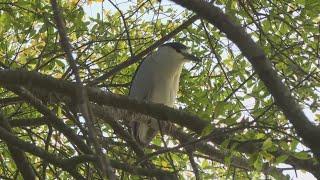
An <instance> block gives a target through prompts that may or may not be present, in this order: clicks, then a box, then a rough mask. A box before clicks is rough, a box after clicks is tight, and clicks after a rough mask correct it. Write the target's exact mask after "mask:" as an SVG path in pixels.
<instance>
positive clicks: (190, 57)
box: [182, 52, 201, 63]
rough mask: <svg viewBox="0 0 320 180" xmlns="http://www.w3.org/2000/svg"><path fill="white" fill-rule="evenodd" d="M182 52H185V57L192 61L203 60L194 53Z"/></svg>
mask: <svg viewBox="0 0 320 180" xmlns="http://www.w3.org/2000/svg"><path fill="white" fill-rule="evenodd" d="M182 54H183V56H184V57H185V59H187V60H190V61H193V62H196V63H199V62H201V59H199V58H197V57H195V56H194V55H192V54H189V53H184V52H183V53H182Z"/></svg>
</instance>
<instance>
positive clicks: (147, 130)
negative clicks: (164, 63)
mask: <svg viewBox="0 0 320 180" xmlns="http://www.w3.org/2000/svg"><path fill="white" fill-rule="evenodd" d="M150 60H151V59H145V60H144V61H143V62H142V63H141V64H140V65H139V67H138V70H137V71H136V73H135V75H134V78H133V81H132V84H131V87H130V92H129V97H130V98H134V99H138V100H145V101H150V99H151V97H152V93H153V92H154V89H153V87H154V84H153V83H155V82H154V80H153V72H152V68H150V67H149V66H150V64H149V61H150ZM130 126H131V130H132V134H133V136H134V138H135V139H136V141H137V142H138V143H139V144H140V145H142V146H144V145H147V144H149V143H150V141H151V140H152V139H153V138H154V136H156V134H157V132H158V129H159V127H158V122H157V120H156V119H154V118H152V117H149V116H146V115H141V114H134V115H132V117H130Z"/></svg>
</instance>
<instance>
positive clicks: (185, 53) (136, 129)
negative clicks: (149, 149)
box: [129, 43, 200, 145]
mask: <svg viewBox="0 0 320 180" xmlns="http://www.w3.org/2000/svg"><path fill="white" fill-rule="evenodd" d="M188 61H195V62H199V61H200V60H199V59H198V58H196V57H195V56H193V55H192V54H190V53H189V49H188V48H187V47H186V46H185V45H183V44H181V43H167V44H163V45H162V46H160V47H159V48H158V51H156V52H155V53H152V54H150V55H149V56H147V57H146V58H145V60H144V61H143V62H142V63H141V64H140V66H139V67H138V70H137V71H136V74H135V76H134V78H133V81H132V84H131V88H130V93H129V97H130V98H134V99H138V100H144V101H150V102H154V103H161V104H164V105H167V106H169V107H173V106H174V102H175V98H176V96H177V92H178V89H179V79H180V74H181V71H182V67H183V64H184V63H185V62H188ZM130 125H131V129H132V134H133V136H134V138H135V139H136V141H137V142H138V143H139V144H141V145H147V144H149V143H150V141H151V140H152V139H153V138H154V136H155V135H156V134H157V132H158V131H159V123H158V121H157V120H156V119H153V118H146V119H141V118H140V119H135V118H133V119H131V122H130Z"/></svg>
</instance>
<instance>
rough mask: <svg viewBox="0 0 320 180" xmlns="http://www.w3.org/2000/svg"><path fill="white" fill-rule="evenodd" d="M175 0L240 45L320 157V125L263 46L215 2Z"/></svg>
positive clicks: (277, 100) (307, 142) (282, 107)
mask: <svg viewBox="0 0 320 180" xmlns="http://www.w3.org/2000/svg"><path fill="white" fill-rule="evenodd" d="M172 1H174V2H175V3H177V4H179V5H181V6H183V7H185V8H187V9H189V10H191V11H193V12H195V13H197V15H199V16H200V17H202V18H204V19H206V20H208V21H209V22H210V23H211V24H213V25H214V26H216V27H217V28H218V29H219V30H221V31H222V32H224V33H225V34H226V36H227V38H228V39H230V40H231V41H233V42H234V43H235V44H236V45H237V46H238V47H239V49H240V50H241V52H242V53H243V55H244V56H245V57H246V58H247V59H248V60H249V61H250V63H251V64H252V66H253V68H254V69H255V71H256V72H257V74H258V75H259V77H260V78H261V80H262V81H263V83H264V84H265V86H266V87H267V88H268V90H269V92H270V93H271V94H272V96H273V97H274V99H275V102H276V104H277V105H278V106H279V107H280V108H281V109H282V111H283V113H284V114H285V116H286V117H287V118H288V120H289V121H290V122H291V123H292V124H293V126H294V128H295V129H296V131H297V133H298V135H299V136H300V137H301V138H302V139H303V141H304V142H305V144H306V145H307V146H308V147H309V148H310V149H311V150H312V152H313V153H314V154H315V155H316V156H317V157H318V158H320V143H319V142H318V140H319V139H320V128H319V127H317V126H315V125H314V124H312V123H311V122H310V121H309V120H308V118H307V117H306V116H305V114H304V113H303V111H302V110H301V108H300V106H299V104H298V103H297V102H296V101H295V100H294V98H293V97H292V95H291V93H290V91H289V89H288V88H287V87H286V86H285V85H284V84H283V83H282V82H281V79H280V78H279V76H278V75H277V72H276V71H275V70H274V68H273V67H272V64H271V62H270V60H269V59H268V58H267V57H266V55H265V53H264V52H263V50H262V49H261V47H259V46H258V45H257V44H256V43H255V42H254V41H253V39H252V38H251V37H250V36H249V35H248V34H247V33H246V32H245V31H244V30H243V28H241V27H240V26H239V25H237V24H236V23H234V22H232V21H231V19H230V18H229V17H228V16H227V15H225V14H224V13H223V12H222V11H221V10H220V9H219V8H217V7H215V6H214V5H212V4H210V3H207V2H205V1H203V0H189V1H184V0H172Z"/></svg>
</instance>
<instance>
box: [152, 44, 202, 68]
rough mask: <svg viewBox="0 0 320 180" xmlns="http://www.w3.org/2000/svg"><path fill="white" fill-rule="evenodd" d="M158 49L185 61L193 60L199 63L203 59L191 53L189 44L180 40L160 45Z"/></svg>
mask: <svg viewBox="0 0 320 180" xmlns="http://www.w3.org/2000/svg"><path fill="white" fill-rule="evenodd" d="M158 51H160V52H161V53H163V54H166V55H168V56H171V57H176V58H175V59H177V60H181V61H184V62H187V61H193V62H196V63H198V62H200V61H201V60H200V59H199V58H197V57H196V56H194V55H192V54H191V52H190V49H189V48H188V47H187V46H185V45H183V44H181V43H178V42H171V43H166V44H163V45H161V46H160V47H159V50H158Z"/></svg>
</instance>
